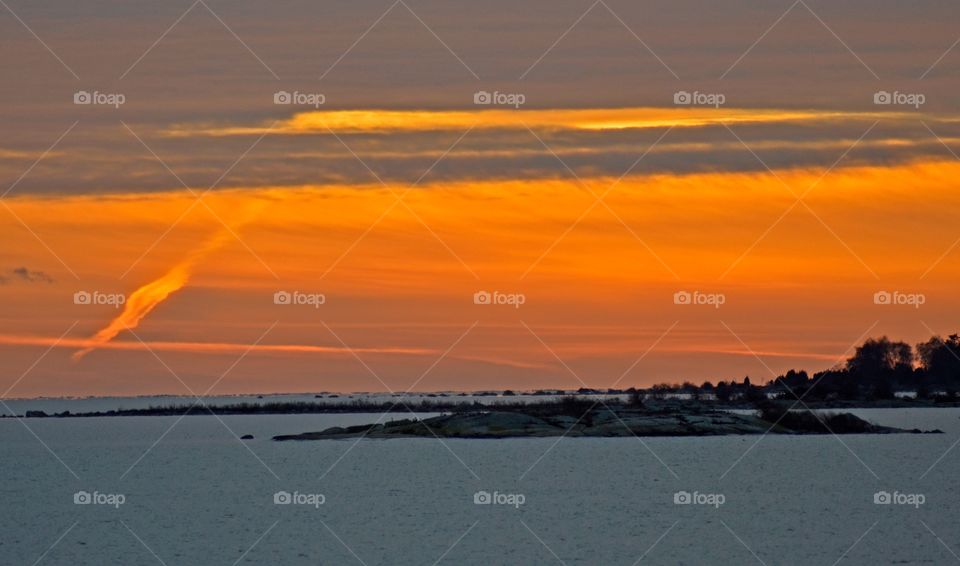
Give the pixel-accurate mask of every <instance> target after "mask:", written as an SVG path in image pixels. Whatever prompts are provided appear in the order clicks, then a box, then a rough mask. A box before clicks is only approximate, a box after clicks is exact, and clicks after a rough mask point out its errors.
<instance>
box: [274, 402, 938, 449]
mask: <svg viewBox="0 0 960 566" xmlns="http://www.w3.org/2000/svg"><path fill="white" fill-rule="evenodd" d="M821 419H823V420H822V421H821ZM774 422H775V421H770V420H765V419H764V418H761V417H760V416H755V415H740V414H736V413H729V412H724V411H690V412H682V411H670V412H657V413H653V412H647V411H644V410H637V409H625V408H618V409H617V410H616V411H614V410H612V409H609V408H606V407H603V408H599V409H595V410H590V411H588V412H587V413H585V414H583V415H582V416H581V417H580V418H579V419H578V418H576V417H571V416H569V415H565V414H536V415H531V414H525V413H519V412H508V411H490V412H482V413H457V414H453V415H441V416H439V417H433V418H429V419H424V420H416V419H404V420H399V421H391V422H387V423H384V424H369V425H359V426H351V427H346V428H343V427H334V428H328V429H326V430H323V431H320V432H307V433H303V434H293V435H282V436H275V437H273V439H274V440H278V441H283V440H326V439H342V438H417V437H432V436H437V437H440V438H533V437H547V436H570V437H623V436H718V435H744V434H766V433H768V432H769V433H770V434H886V433H907V432H915V431H906V430H901V429H895V428H889V427H881V426H877V425H873V424H871V423H868V422H867V421H864V420H863V419H860V418H859V417H856V416H854V415H852V414H849V413H843V414H838V415H825V416H815V415H813V414H812V413H809V412H800V411H798V412H796V413H795V414H794V413H790V414H789V416H788V418H784V419H781V422H780V423H779V424H777V425H776V426H774V424H773V423H774ZM824 422H826V423H827V426H824ZM916 432H919V431H916Z"/></svg>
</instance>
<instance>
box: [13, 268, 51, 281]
mask: <svg viewBox="0 0 960 566" xmlns="http://www.w3.org/2000/svg"><path fill="white" fill-rule="evenodd" d="M17 282H20V283H53V277H51V276H49V275H47V274H46V273H45V272H43V271H34V270H32V269H29V268H27V267H16V268H14V269H11V270H9V271H6V272H5V274H3V275H0V285H7V284H10V283H17Z"/></svg>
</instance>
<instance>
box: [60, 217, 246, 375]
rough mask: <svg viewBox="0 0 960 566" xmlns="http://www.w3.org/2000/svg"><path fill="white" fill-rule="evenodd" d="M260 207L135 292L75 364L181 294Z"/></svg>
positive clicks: (79, 351) (77, 355) (222, 230)
mask: <svg viewBox="0 0 960 566" xmlns="http://www.w3.org/2000/svg"><path fill="white" fill-rule="evenodd" d="M261 207H262V205H261V204H260V203H253V204H252V205H251V206H250V207H249V211H248V212H247V213H246V214H244V216H243V218H241V219H240V221H238V222H237V223H235V226H233V227H231V226H229V225H226V224H224V226H223V227H222V228H221V229H220V230H219V231H218V232H217V233H216V234H215V235H214V236H213V237H211V238H210V239H209V240H207V241H206V242H204V243H203V245H201V246H200V247H198V248H196V249H194V250H193V251H192V252H190V253H189V254H188V255H187V256H186V257H185V258H184V259H182V260H181V261H180V262H178V263H177V264H176V265H174V266H173V267H172V268H170V270H169V271H167V272H166V273H165V274H163V275H162V276H160V277H159V278H157V279H154V280H153V281H151V282H150V283H148V284H146V285H143V286H142V287H140V288H139V289H137V290H136V291H134V292H133V293H132V294H131V295H130V296H129V297H128V298H127V301H126V303H125V305H124V308H123V312H122V313H120V315H119V316H117V317H116V318H114V319H113V320H112V321H110V323H109V324H108V325H107V326H105V327H103V328H102V329H101V330H100V331H99V332H97V333H96V334H95V335H94V336H93V337H92V338H90V341H89V345H88V346H86V347H84V349H82V350H78V351H77V352H75V353H74V354H73V359H74V360H80V359H81V358H83V357H84V356H85V355H87V354H88V353H90V352H91V351H93V350H95V349H96V348H98V347H101V346H103V345H104V344H107V343H108V342H110V341H111V340H113V339H114V338H116V337H117V335H119V334H120V333H121V332H123V331H124V330H132V329H134V328H136V327H137V326H139V325H140V321H142V320H143V319H144V318H145V317H146V316H147V315H148V314H150V312H151V311H153V309H154V308H156V307H157V305H159V304H160V303H162V302H164V301H165V300H167V298H168V297H170V295H172V294H173V293H176V292H177V291H179V290H181V289H182V288H183V287H185V286H186V285H187V283H188V282H189V281H190V277H191V276H192V275H193V271H194V269H195V268H196V267H197V265H198V264H200V263H201V262H202V261H203V260H204V259H206V257H207V256H209V255H210V254H212V253H213V252H215V251H217V250H219V249H220V248H222V247H223V246H224V245H225V244H226V243H227V242H228V241H229V240H230V239H231V237H237V235H236V230H238V229H239V228H240V226H242V225H244V224H246V223H248V222H250V221H251V220H252V219H253V217H254V216H255V215H256V213H257V211H259V210H260V208H261Z"/></svg>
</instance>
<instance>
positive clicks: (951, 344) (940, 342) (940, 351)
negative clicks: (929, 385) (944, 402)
mask: <svg viewBox="0 0 960 566" xmlns="http://www.w3.org/2000/svg"><path fill="white" fill-rule="evenodd" d="M958 356H960V336H957V335H956V334H951V335H950V336H948V337H947V339H946V340H944V339H943V338H941V337H939V336H934V337H933V338H930V339H929V340H927V341H926V342H921V343H920V344H917V358H918V359H919V361H920V367H922V368H923V369H924V371H925V372H926V374H927V376H928V377H929V378H930V379H931V380H933V381H934V382H935V383H937V384H938V385H940V386H943V387H950V386H951V385H953V384H955V383H956V382H957V381H960V359H958Z"/></svg>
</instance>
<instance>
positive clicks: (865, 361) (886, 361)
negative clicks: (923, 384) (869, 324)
mask: <svg viewBox="0 0 960 566" xmlns="http://www.w3.org/2000/svg"><path fill="white" fill-rule="evenodd" d="M912 369H913V348H911V347H910V345H909V344H907V343H906V342H893V341H891V340H890V339H889V338H887V337H886V336H883V337H881V338H870V339H868V340H867V341H866V342H864V343H863V344H862V345H860V346H858V347H857V350H856V352H855V353H854V354H853V357H851V358H850V359H849V360H847V371H849V372H850V373H852V374H854V375H857V376H859V377H869V378H875V377H883V376H889V375H890V374H891V373H892V372H894V371H898V372H903V371H904V370H912Z"/></svg>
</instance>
